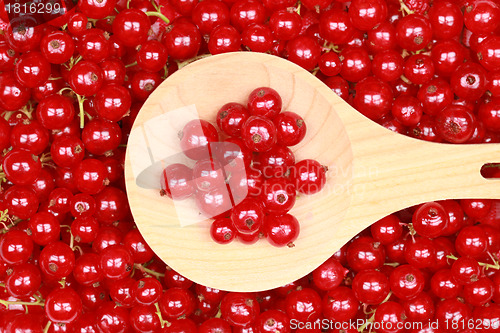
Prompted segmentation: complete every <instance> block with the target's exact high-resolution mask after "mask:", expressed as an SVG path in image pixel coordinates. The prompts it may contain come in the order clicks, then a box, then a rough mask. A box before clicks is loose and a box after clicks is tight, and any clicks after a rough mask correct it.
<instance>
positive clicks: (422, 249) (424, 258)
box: [404, 237, 436, 268]
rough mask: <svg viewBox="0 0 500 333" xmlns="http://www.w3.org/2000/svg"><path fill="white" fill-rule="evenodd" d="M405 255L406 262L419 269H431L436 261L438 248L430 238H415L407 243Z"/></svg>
mask: <svg viewBox="0 0 500 333" xmlns="http://www.w3.org/2000/svg"><path fill="white" fill-rule="evenodd" d="M404 255H405V259H406V261H407V262H408V263H409V264H411V265H413V266H415V267H417V268H426V267H431V266H432V265H434V262H435V259H436V247H435V245H434V243H433V242H432V241H431V240H430V239H428V238H424V237H414V239H409V240H408V241H407V242H406V244H405V250H404Z"/></svg>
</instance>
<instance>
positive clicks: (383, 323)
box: [374, 301, 406, 333]
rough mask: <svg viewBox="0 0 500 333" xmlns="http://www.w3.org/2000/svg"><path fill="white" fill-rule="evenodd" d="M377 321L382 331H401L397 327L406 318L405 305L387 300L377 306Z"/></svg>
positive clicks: (387, 332)
mask: <svg viewBox="0 0 500 333" xmlns="http://www.w3.org/2000/svg"><path fill="white" fill-rule="evenodd" d="M374 319H375V322H377V323H379V325H380V327H381V329H379V332H381V333H393V332H401V331H402V330H401V329H397V327H399V325H401V324H402V323H403V321H404V320H405V319H406V315H405V311H404V309H403V306H402V305H401V304H399V303H397V302H392V301H389V302H385V303H382V304H380V305H379V306H378V307H377V311H376V312H375V318H374Z"/></svg>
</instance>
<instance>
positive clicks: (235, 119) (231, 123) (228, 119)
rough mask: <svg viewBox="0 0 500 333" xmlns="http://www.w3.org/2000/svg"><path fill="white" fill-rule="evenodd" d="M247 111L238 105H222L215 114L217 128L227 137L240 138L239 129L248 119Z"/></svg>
mask: <svg viewBox="0 0 500 333" xmlns="http://www.w3.org/2000/svg"><path fill="white" fill-rule="evenodd" d="M249 116H250V115H249V113H248V110H247V109H246V107H245V106H243V105H242V104H239V103H227V104H224V105H223V106H222V107H221V108H220V109H219V111H218V112H217V126H218V127H219V129H220V130H221V131H223V132H224V133H225V134H227V135H229V136H235V137H239V136H241V127H242V126H243V124H244V123H245V121H246V120H247V119H248V117H249Z"/></svg>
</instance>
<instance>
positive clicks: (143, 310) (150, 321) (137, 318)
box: [130, 305, 161, 332]
mask: <svg viewBox="0 0 500 333" xmlns="http://www.w3.org/2000/svg"><path fill="white" fill-rule="evenodd" d="M130 325H131V326H132V327H133V328H134V330H136V332H156V331H157V330H158V329H159V328H160V326H161V324H160V318H159V317H158V315H157V314H156V309H155V307H154V306H152V305H149V306H148V305H136V306H134V307H133V308H132V309H131V310H130Z"/></svg>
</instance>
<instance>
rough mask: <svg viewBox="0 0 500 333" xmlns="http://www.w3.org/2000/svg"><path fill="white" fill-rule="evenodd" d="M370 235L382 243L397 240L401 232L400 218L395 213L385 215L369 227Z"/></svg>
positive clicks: (385, 243)
mask: <svg viewBox="0 0 500 333" xmlns="http://www.w3.org/2000/svg"><path fill="white" fill-rule="evenodd" d="M370 232H371V235H372V237H373V238H374V239H375V240H376V241H378V242H380V243H381V244H383V245H388V244H391V243H393V242H395V241H397V240H398V239H399V238H400V237H401V235H402V234H403V227H402V225H401V220H399V218H398V217H397V216H396V215H389V216H386V217H384V218H382V219H380V220H378V221H377V222H375V223H374V224H372V226H371V227H370Z"/></svg>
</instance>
